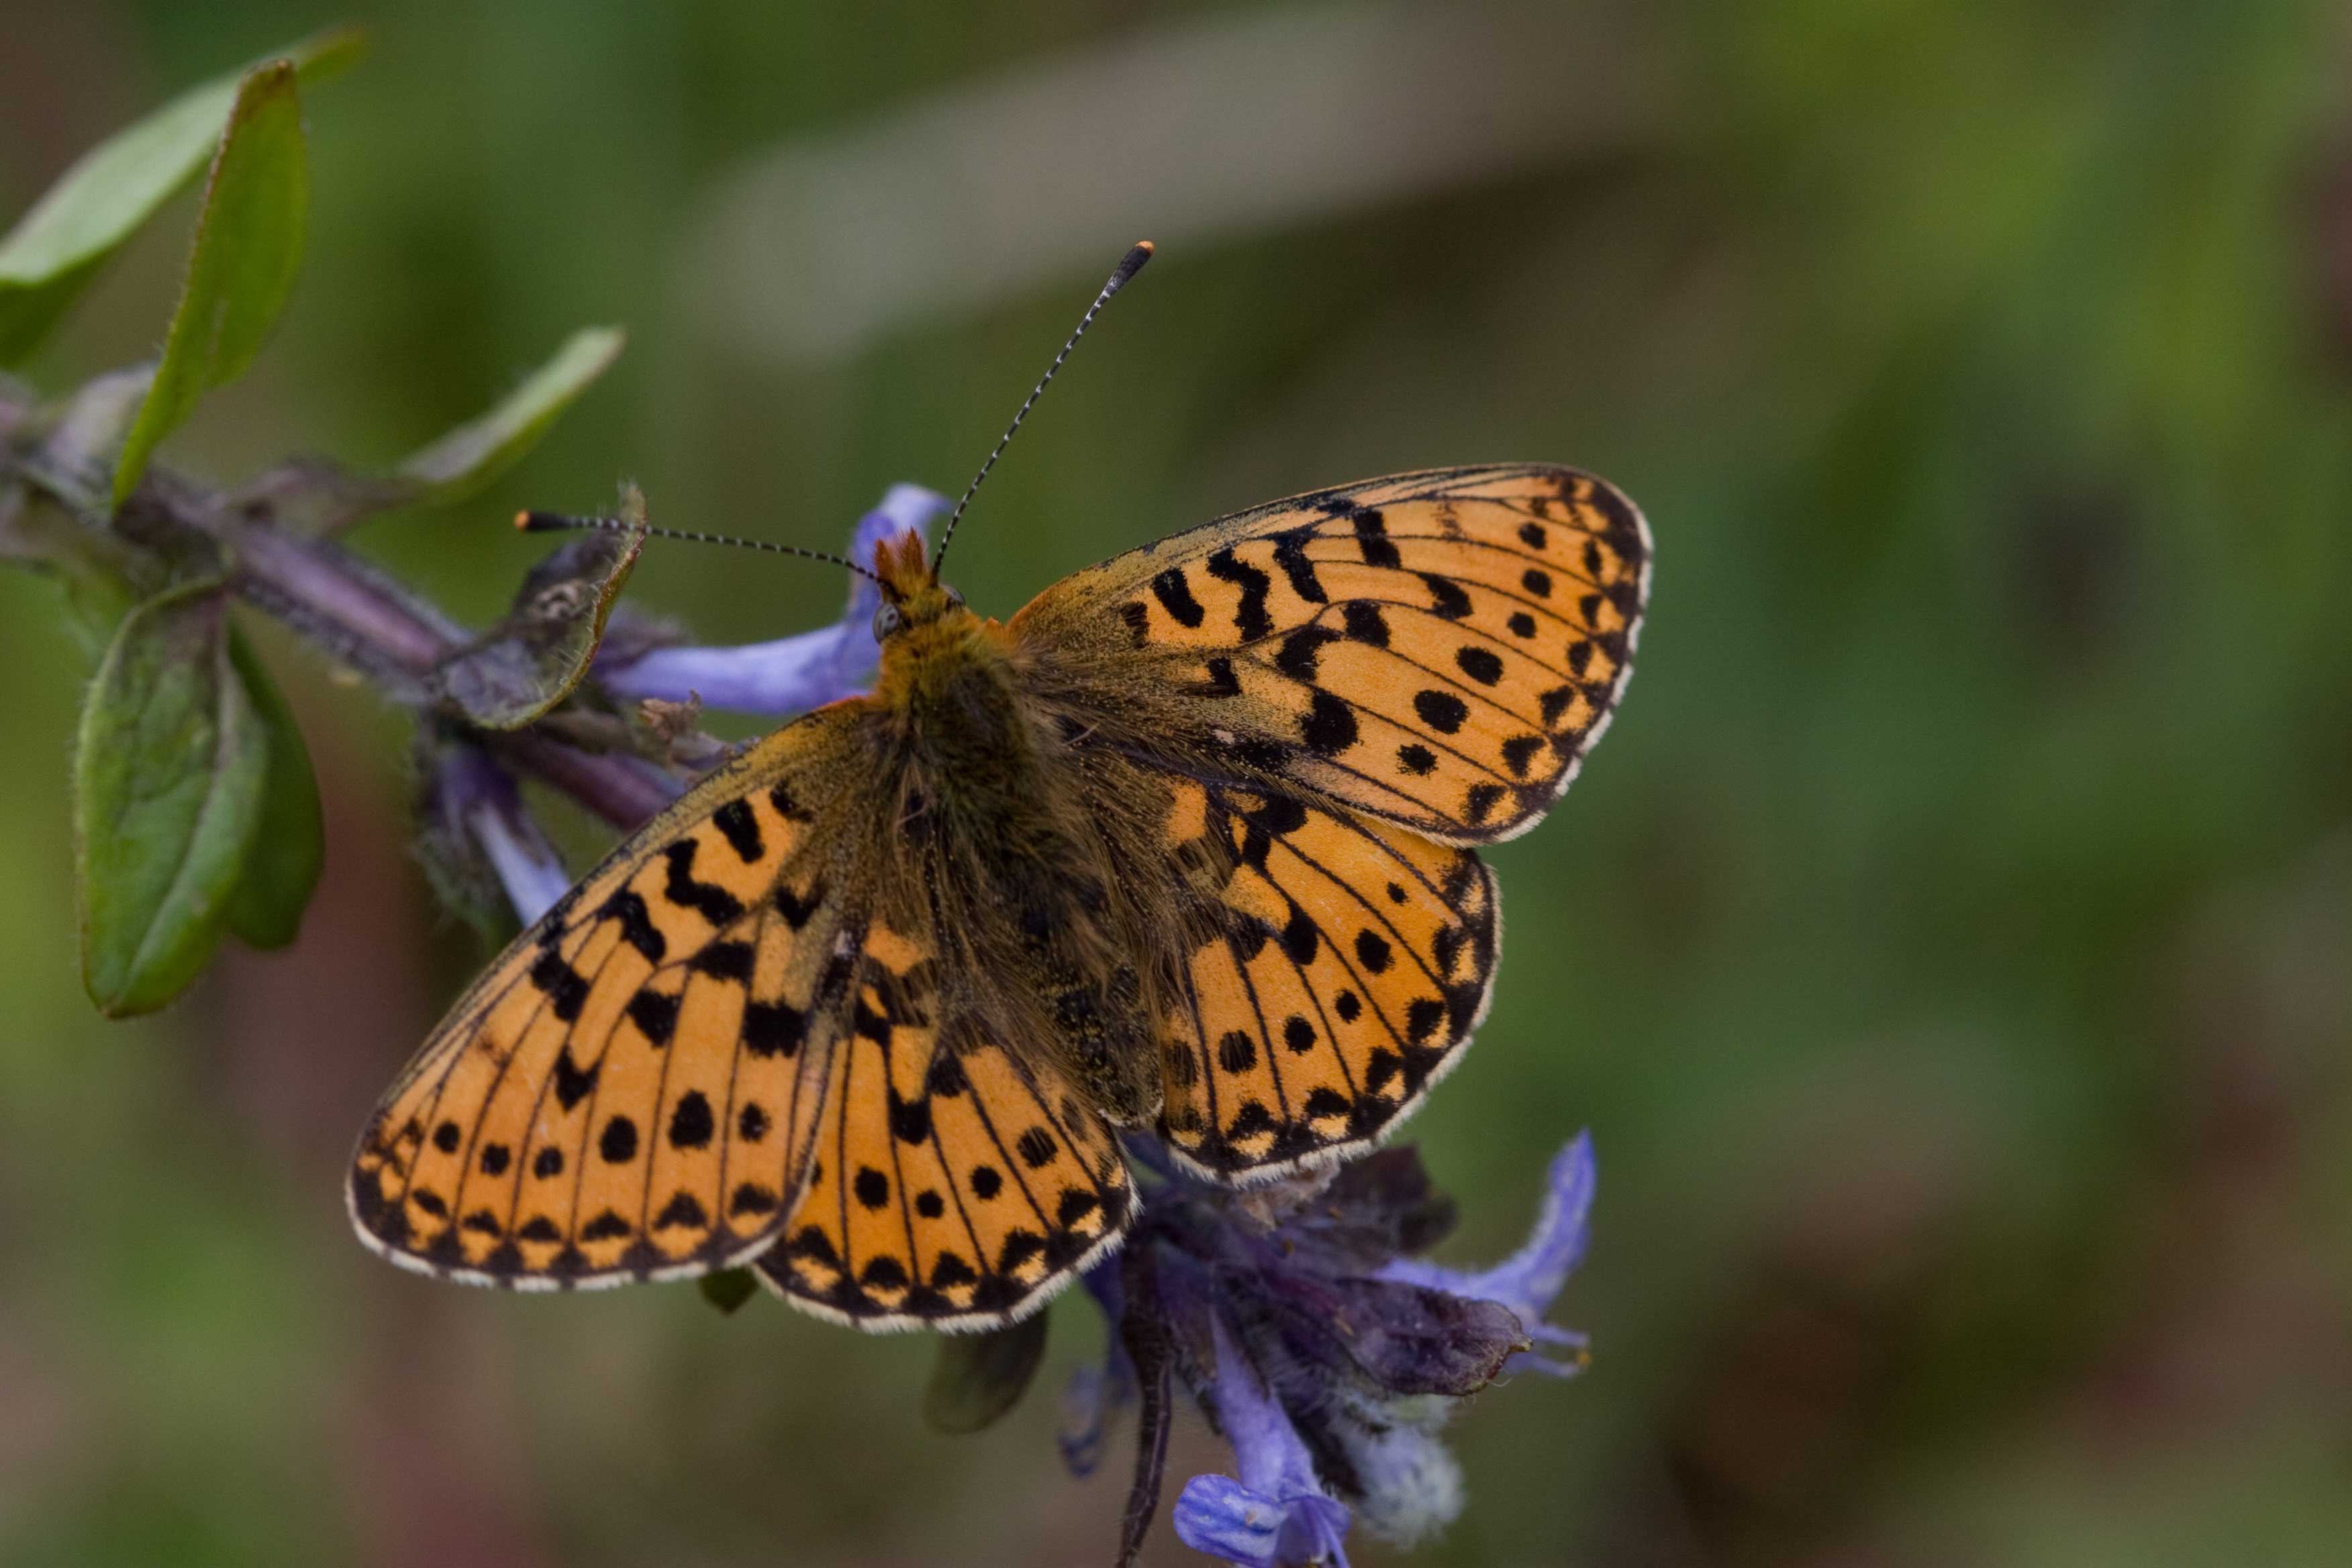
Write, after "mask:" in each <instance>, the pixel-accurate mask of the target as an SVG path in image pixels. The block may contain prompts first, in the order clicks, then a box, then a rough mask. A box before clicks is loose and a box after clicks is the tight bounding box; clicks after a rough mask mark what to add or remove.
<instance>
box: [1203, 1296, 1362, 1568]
mask: <svg viewBox="0 0 2352 1568" xmlns="http://www.w3.org/2000/svg"><path fill="white" fill-rule="evenodd" d="M1210 1332H1211V1335H1212V1337H1213V1341H1214V1342H1215V1345H1216V1363H1217V1366H1216V1377H1215V1387H1214V1389H1213V1404H1214V1405H1215V1406H1216V1416H1217V1424H1218V1425H1219V1426H1223V1428H1224V1432H1225V1438H1226V1441H1228V1442H1230V1443H1231V1444H1232V1445H1233V1447H1234V1468H1235V1469H1237V1470H1239V1471H1240V1472H1241V1479H1239V1480H1234V1479H1232V1478H1231V1477H1228V1476H1218V1475H1208V1476H1195V1477H1193V1478H1192V1479H1191V1480H1190V1481H1188V1482H1186V1483H1185V1485H1184V1492H1183V1495H1182V1496H1181V1498H1179V1499H1178V1500H1177V1503H1176V1533H1177V1534H1178V1535H1180V1536H1181V1537H1182V1538H1183V1540H1184V1542H1185V1544H1187V1545H1189V1546H1191V1547H1192V1548H1193V1549H1194V1550H1195V1551H1199V1552H1211V1553H1213V1554H1214V1555H1217V1556H1221V1557H1223V1558H1225V1559H1226V1560H1227V1561H1228V1562H1233V1563H1248V1564H1250V1565H1251V1568H1260V1565H1263V1564H1274V1563H1284V1564H1287V1563H1341V1564H1345V1563H1346V1562H1347V1560H1348V1558H1347V1553H1346V1552H1344V1551H1343V1550H1341V1546H1340V1542H1342V1540H1344V1539H1345V1537H1346V1535H1347V1533H1348V1510H1347V1507H1346V1505H1345V1504H1343V1503H1340V1502H1338V1501H1336V1500H1333V1499H1332V1498H1330V1497H1328V1496H1326V1495H1325V1494H1324V1491H1323V1488H1322V1485H1321V1483H1320V1482H1319V1481H1318V1480H1317V1479H1316V1477H1315V1458H1314V1456H1313V1455H1312V1454H1310V1453H1308V1452H1307V1445H1306V1443H1305V1442H1303V1441H1302V1440H1301V1439H1300V1438H1299V1436H1298V1429H1297V1427H1296V1426H1292V1425H1291V1422H1290V1416H1289V1414H1288V1413H1287V1412H1286V1411H1285V1410H1284V1409H1283V1407H1282V1404H1281V1402H1280V1401H1279V1400H1277V1399H1276V1398H1275V1397H1274V1394H1273V1393H1272V1392H1271V1391H1270V1390H1269V1389H1268V1388H1267V1387H1266V1384H1265V1379H1264V1378H1263V1377H1262V1376H1261V1375H1260V1374H1259V1372H1258V1369H1257V1367H1256V1366H1255V1364H1254V1363H1252V1362H1251V1361H1250V1359H1249V1357H1248V1356H1247V1355H1246V1354H1244V1352H1242V1350H1241V1348H1240V1347H1239V1346H1238V1345H1236V1344H1235V1343H1234V1337H1233V1335H1232V1334H1231V1333H1230V1332H1229V1331H1227V1330H1226V1328H1225V1324H1224V1321H1223V1319H1222V1317H1215V1316H1213V1317H1212V1318H1211V1320H1210Z"/></svg>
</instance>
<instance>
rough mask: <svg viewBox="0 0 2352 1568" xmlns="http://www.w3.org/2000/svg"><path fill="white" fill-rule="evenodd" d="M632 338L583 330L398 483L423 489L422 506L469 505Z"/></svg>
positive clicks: (417, 459)
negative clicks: (468, 501)
mask: <svg viewBox="0 0 2352 1568" xmlns="http://www.w3.org/2000/svg"><path fill="white" fill-rule="evenodd" d="M626 341H627V334H625V333H624V332H623V331H621V330H620V329H619V328H618V327H583V329H581V330H580V331H576V332H574V333H572V337H571V340H570V341H569V342H566V343H565V344H564V345H563V346H562V348H561V349H558V350H557V351H556V353H555V357H554V358H553V359H551V360H549V361H548V362H547V363H545V364H543V365H541V366H540V367H539V369H538V370H536V371H534V372H533V373H532V374H531V375H530V379H529V380H528V381H525V382H524V383H523V384H521V385H520V386H518V387H516V388H515V389H514V391H512V392H510V393H509V394H508V395H506V397H505V398H503V399H502V400H500V402H499V405H498V406H497V407H495V408H493V409H491V410H490V411H489V412H488V413H487V414H485V415H483V416H481V417H480V418H478V419H476V420H474V421H472V422H471V423H469V424H465V425H460V426H457V428H456V429H455V430H452V431H450V432H449V433H448V434H447V435H446V436H444V437H441V438H440V439H439V440H438V441H436V442H434V443H433V445H431V446H430V447H425V449H424V450H423V451H421V452H418V453H416V454H415V456H414V457H412V458H409V459H408V460H407V461H406V462H404V463H403V464H401V465H400V467H399V468H398V469H397V470H396V471H395V474H394V478H395V479H405V480H408V481H410V482H412V483H414V484H415V485H416V486H418V487H419V489H418V493H417V495H416V497H415V499H416V500H417V501H418V502H419V503H423V504H428V505H435V506H440V505H446V504H447V503H449V502H451V501H459V500H465V499H466V498H467V496H470V495H473V494H475V493H477V492H478V491H479V490H481V489H483V488H484V487H485V486H487V485H488V484H489V482H490V481H491V480H492V479H497V478H498V477H499V475H500V474H502V473H504V472H506V470H507V469H508V468H511V467H512V466H513V465H514V464H515V463H516V462H517V461H518V460H519V459H520V458H521V457H522V455H523V454H524V453H525V452H528V451H530V448H531V447H533V446H534V445H536V444H537V442H538V440H539V438H540V437H541V436H543V435H545V434H546V433H547V427H548V426H551V425H552V424H554V423H555V419H556V416H558V415H560V414H562V412H563V411H564V410H565V409H566V408H569V407H570V406H571V405H572V400H573V399H575V398H577V397H578V396H579V395H581V394H582V393H583V392H585V391H587V390H588V388H589V386H590V384H592V383H593V382H594V381H595V379H596V378H597V377H598V376H600V375H602V374H604V372H605V370H606V369H607V368H608V367H609V366H610V365H611V364H612V363H613V361H614V358H615V357H617V356H618V355H619V353H620V352H621V345H622V344H623V343H624V342H626Z"/></svg>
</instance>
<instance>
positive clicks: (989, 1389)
mask: <svg viewBox="0 0 2352 1568" xmlns="http://www.w3.org/2000/svg"><path fill="white" fill-rule="evenodd" d="M1044 1360H1045V1313H1043V1312H1039V1313H1036V1314H1034V1316H1031V1317H1027V1318H1024V1319H1022V1320H1021V1321H1019V1322H1017V1323H1015V1324H1013V1326H1012V1327H1011V1328H1006V1329H991V1330H990V1331H988V1332H986V1333H982V1334H943V1335H941V1336H940V1351H939V1355H938V1357H937V1358H936V1359H934V1360H933V1361H932V1363H931V1381H930V1385H929V1387H927V1388H925V1389H924V1390H923V1419H924V1420H925V1421H926V1422H928V1423H929V1426H930V1427H931V1429H932V1430H933V1431H935V1432H945V1433H947V1434H948V1435H950V1436H958V1437H960V1436H964V1435H965V1434H967V1433H971V1432H977V1431H979V1430H981V1429H982V1427H985V1426H991V1425H992V1424H993V1423H994V1422H995V1421H996V1419H997V1418H998V1417H999V1416H1001V1415H1003V1414H1004V1413H1005V1412H1006V1411H1008V1410H1010V1409H1012V1408H1013V1406H1014V1405H1018V1404H1020V1403H1021V1395H1022V1394H1024V1393H1026V1392H1027V1390H1028V1387H1029V1380H1030V1379H1031V1378H1033V1377H1034V1376H1036V1375H1037V1363H1039V1362H1042V1361H1044Z"/></svg>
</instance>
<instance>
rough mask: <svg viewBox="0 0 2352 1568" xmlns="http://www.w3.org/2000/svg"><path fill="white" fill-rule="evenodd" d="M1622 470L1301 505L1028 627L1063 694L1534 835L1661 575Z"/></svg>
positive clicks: (1226, 524)
mask: <svg viewBox="0 0 2352 1568" xmlns="http://www.w3.org/2000/svg"><path fill="white" fill-rule="evenodd" d="M1649 561H1650V545H1649V534H1648V531H1647V528H1646V525H1645V524H1644V523H1643V520H1642V517H1641V514H1640V512H1639V511H1637V510H1635V509H1634V507H1633V503H1632V502H1630V501H1628V500H1625V498H1624V497H1623V496H1622V495H1621V494H1619V493H1618V492H1617V491H1616V490H1615V489H1612V488H1611V487H1610V486H1609V485H1608V484H1607V483H1606V482H1604V481H1602V480H1601V479H1595V478H1593V477H1592V476H1591V475H1589V474H1584V473H1580V472H1578V471H1577V470H1575V469H1571V468H1547V467H1530V466H1517V467H1509V468H1452V469H1441V470H1436V471H1433V472H1428V473H1421V474H1407V475H1402V476H1399V477H1397V478H1394V479H1376V480H1371V481H1369V482H1367V483H1363V484H1357V485H1349V486H1344V487H1341V488H1339V489H1331V490H1324V491H1319V492H1317V493H1315V494H1312V495H1307V496H1300V497H1297V498H1295V499H1293V500H1287V501H1279V502H1276V503H1274V504H1272V505H1270V506H1264V507H1258V508H1255V509H1254V510H1250V511H1246V512H1242V513H1238V514H1236V515H1234V516H1233V517H1229V518H1226V519H1223V520H1222V521H1217V522H1213V523H1210V524H1207V525H1206V526H1204V527H1202V528H1196V529H1193V530H1192V531H1189V532H1185V533H1179V534H1176V535H1173V536H1171V537H1170V538H1168V539H1165V540H1162V541H1160V542H1159V543H1157V544H1154V545H1151V546H1149V547H1147V548H1145V549H1142V550H1138V551H1132V552H1129V553H1128V554H1126V555H1122V556H1118V557H1116V558H1114V559H1113V560H1111V561H1108V562H1106V563H1103V564H1102V565H1099V566H1097V567H1094V568H1092V569H1090V570H1088V571H1086V572H1081V573H1078V574H1076V575H1074V576H1072V577H1069V578H1066V579H1065V580H1064V581H1063V582H1061V583H1059V584H1055V586H1053V587H1052V588H1049V589H1047V590H1046V591H1045V593H1044V594H1042V595H1039V596H1038V597H1037V598H1036V599H1035V600H1034V602H1032V603H1031V605H1029V606H1028V607H1027V608H1025V609H1024V610H1023V611H1022V613H1021V615H1020V616H1017V617H1016V618H1015V620H1014V622H1013V629H1014V631H1015V633H1016V634H1017V635H1019V636H1021V637H1022V638H1023V640H1024V644H1025V645H1027V646H1030V647H1034V648H1035V649H1036V650H1037V652H1036V656H1035V657H1036V660H1037V663H1038V665H1039V667H1040V668H1041V670H1042V671H1043V680H1044V682H1045V685H1047V686H1048V687H1049V688H1050V687H1051V686H1052V685H1053V684H1054V683H1055V680H1056V679H1063V680H1066V682H1067V683H1068V686H1069V688H1070V689H1071V692H1072V694H1073V695H1074V696H1075V697H1076V699H1077V700H1079V701H1080V702H1081V703H1083V701H1084V700H1085V699H1086V697H1087V693H1088V692H1090V691H1092V692H1096V693H1099V692H1101V691H1103V690H1106V689H1111V690H1116V691H1118V692H1119V693H1121V694H1122V698H1121V700H1122V701H1123V702H1124V703H1125V704H1127V705H1129V706H1131V707H1135V708H1138V709H1141V710H1148V711H1149V712H1150V713H1151V715H1152V723H1151V726H1150V730H1151V732H1152V734H1153V736H1154V737H1155V738H1156V739H1157V740H1158V742H1159V743H1160V744H1162V745H1167V744H1171V743H1172V744H1173V745H1175V746H1177V747H1179V748H1181V749H1182V750H1184V751H1187V752H1191V753H1193V754H1194V755H1196V756H1198V757H1199V758H1200V759H1201V762H1202V771H1207V770H1208V769H1210V768H1212V767H1213V766H1216V765H1218V764H1219V763H1220V762H1222V764H1223V765H1225V766H1228V767H1234V768H1239V769H1242V770H1244V771H1247V772H1254V773H1259V774H1261V775H1271V776H1274V777H1277V778H1281V779H1286V780H1288V781H1290V782H1291V783H1293V784H1297V785H1299V786H1303V787H1305V788H1306V789H1307V790H1309V791H1311V792H1313V793H1315V794H1318V795H1324V796H1327V797H1328V798H1330V799H1332V800H1334V801H1338V802H1339V803H1342V804H1344V805H1349V806H1351V807H1353V808H1355V809H1357V810H1359V811H1364V812H1370V813H1371V814H1373V815H1375V816H1382V817H1386V818H1388V819H1390V820H1391V821H1394V822H1398V823H1402V824H1403V825H1404V826H1409V827H1412V828H1413V829H1415V830H1416V831H1418V832H1420V833H1423V834H1426V835H1428V836H1429V837H1434V838H1438V839H1441V840H1444V841H1446V842H1451V843H1486V842H1491V841H1494V840H1496V839H1501V838H1507V837H1513V836H1514V835H1516V834H1518V833H1520V832H1523V831H1525V830H1526V829H1527V828H1528V827H1530V826H1533V825H1534V824H1535V822H1536V821H1537V820H1538V819H1539V818H1540V817H1541V816H1543V814H1544V813H1545V811H1547V810H1548V809H1549V807H1550V805H1551V802H1552V801H1553V800H1554V799H1556V798H1557V797H1558V795H1559V793H1560V792H1561V791H1562V790H1563V789H1565V788H1566V787H1567V785H1568V784H1569V781H1570V779H1571V778H1573V777H1574V775H1575V773H1576V769H1577V767H1578V765H1579V764H1580V762H1581V761H1582V759H1583V756H1584V754H1585V752H1587V751H1589V750H1590V749H1591V745H1592V743H1593V742H1595V741H1597V740H1598V739H1599V738H1600V736H1601V731H1603V730H1604V729H1605V728H1606V727H1607V725H1608V722H1609V719H1610V716H1611V714H1612V711H1613V710H1614V708H1615V705H1616V702H1617V699H1618V697H1619V695H1620V693H1622V690H1623V689H1624V685H1625V679H1626V677H1627V675H1628V674H1629V673H1630V670H1631V660H1632V657H1633V644H1634V640H1635V637H1636V636H1637V635H1638V633H1639V631H1640V627H1641V618H1642V613H1643V605H1644V602H1645V599H1646V596H1647V592H1648V583H1649Z"/></svg>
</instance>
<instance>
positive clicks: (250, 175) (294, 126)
mask: <svg viewBox="0 0 2352 1568" xmlns="http://www.w3.org/2000/svg"><path fill="white" fill-rule="evenodd" d="M309 211H310V163H309V161H308V159H307V158H306V157H305V156H304V153H303V150H302V104H301V100H300V97H299V94H298V92H297V91H296V89H295V85H294V67H293V64H292V62H291V61H288V60H271V61H269V62H268V64H266V65H260V66H257V67H255V68H253V69H252V70H251V71H250V72H248V73H247V76H246V78H245V79H244V81H242V82H240V83H239V84H238V85H237V93H236V105H235V107H233V108H232V109H231V110H229V117H228V125H227V127H226V129H225V130H224V131H223V132H221V141H220V151H219V153H217V154H216V155H215V157H214V159H213V169H212V174H211V177H210V178H209V179H207V180H206V182H205V205H204V211H203V212H202V213H201V214H200V215H198V216H197V218H196V243H195V247H194V251H193V253H192V254H191V255H190V257H189V258H188V281H187V285H186V287H185V288H184V289H182V291H181V294H180V304H179V308H178V309H177V310H173V312H172V327H171V331H170V332H169V333H167V334H166V335H165V337H164V339H163V363H160V364H158V365H157V366H156V367H155V384H154V385H153V386H152V387H150V388H149V389H148V392H147V401H146V402H145V403H144V404H142V405H141V406H140V409H139V418H138V420H137V421H136V422H135V423H133V424H132V426H131V434H130V436H129V437H127V438H126V439H125V440H124V441H123V444H122V456H121V458H119V459H118V460H117V461H116V464H115V468H114V504H115V505H116V506H118V507H119V506H121V504H122V503H123V501H124V500H127V499H128V498H129V496H130V494H131V491H132V490H134V489H138V488H139V476H140V475H141V474H142V473H144V472H145V471H146V468H147V458H148V457H149V455H150V454H152V452H153V451H154V450H155V446H156V443H158V442H160V441H161V440H163V437H165V436H168V435H169V434H171V433H172V432H173V430H175V429H177V428H179V426H181V425H182V424H183V423H184V421H185V420H186V419H187V417H188V416H189V415H190V414H192V413H194V411H195V406H196V401H197V399H199V398H201V397H202V396H203V395H205V393H206V392H209V391H211V390H212V389H213V388H214V387H215V386H221V385H225V384H227V383H229V382H231V381H234V380H236V378H237V377H238V376H239V375H242V374H245V368H246V366H247V365H249V364H251V363H253V358H254V355H256V354H257V353H260V352H261V345H262V343H263V342H265V341H266V340H267V339H268V336H269V329H270V328H271V327H272V326H274V325H276V324H277V321H278V311H279V310H282V309H284V308H285V304H286V300H287V296H288V295H289V294H291V293H292V292H293V289H294V274H295V272H296V271H297V269H299V267H300V266H301V262H302V230H303V223H304V219H305V218H306V216H308V214H309Z"/></svg>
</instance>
